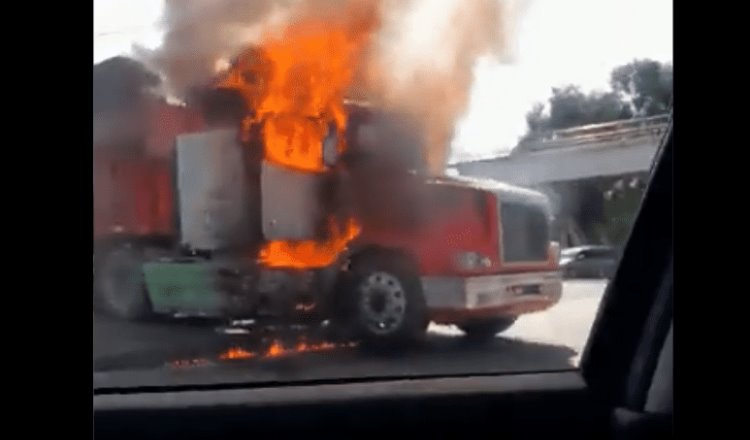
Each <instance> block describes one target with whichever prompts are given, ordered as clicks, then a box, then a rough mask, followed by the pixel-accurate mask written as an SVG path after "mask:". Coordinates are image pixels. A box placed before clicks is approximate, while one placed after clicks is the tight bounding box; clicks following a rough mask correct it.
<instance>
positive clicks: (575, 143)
mask: <svg viewBox="0 0 750 440" xmlns="http://www.w3.org/2000/svg"><path fill="white" fill-rule="evenodd" d="M668 123H669V116H668V115H661V116H656V117H651V118H641V119H629V120H624V121H615V122H608V123H604V124H595V125H587V126H581V127H575V128H571V129H566V130H557V131H552V132H548V133H544V134H542V135H540V136H537V137H535V138H532V139H529V140H527V141H525V142H523V143H521V144H519V146H518V147H516V148H515V149H514V150H513V152H512V153H511V154H509V155H507V156H501V157H493V158H489V159H482V160H474V161H467V162H458V163H454V164H452V165H451V168H453V169H455V170H456V171H457V172H458V173H459V174H461V175H464V176H475V177H487V178H492V179H496V180H501V181H504V182H508V183H514V184H518V185H524V186H532V187H535V186H543V185H545V184H549V183H558V182H569V181H575V180H582V179H588V178H594V177H606V176H619V175H626V174H631V173H642V172H647V171H648V170H649V169H650V168H651V164H652V162H653V159H654V155H655V153H656V150H657V148H658V146H659V142H660V140H661V137H662V135H663V133H664V132H665V130H666V128H667V125H668Z"/></svg>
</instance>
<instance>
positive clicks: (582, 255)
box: [560, 246, 619, 278]
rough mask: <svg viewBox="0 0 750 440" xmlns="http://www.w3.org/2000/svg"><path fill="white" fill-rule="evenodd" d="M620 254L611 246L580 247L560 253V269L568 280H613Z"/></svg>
mask: <svg viewBox="0 0 750 440" xmlns="http://www.w3.org/2000/svg"><path fill="white" fill-rule="evenodd" d="M618 260H619V252H618V251H617V249H615V248H613V247H610V246H579V247H573V248H568V249H564V250H563V251H562V252H561V253H560V269H561V270H562V272H563V276H565V277H566V278H611V277H612V276H613V275H614V271H615V269H616V268H617V262H618Z"/></svg>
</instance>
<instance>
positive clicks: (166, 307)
mask: <svg viewBox="0 0 750 440" xmlns="http://www.w3.org/2000/svg"><path fill="white" fill-rule="evenodd" d="M214 271H215V268H214V267H212V266H209V265H206V264H201V263H193V262H189V263H177V262H152V263H145V264H144V266H143V274H144V278H145V281H146V290H147V291H148V295H149V299H150V300H151V305H152V307H153V310H154V312H157V313H178V312H180V313H199V314H205V315H208V316H221V315H222V312H223V308H224V306H225V302H224V301H223V299H222V295H220V293H219V292H217V290H216V285H215V272H214Z"/></svg>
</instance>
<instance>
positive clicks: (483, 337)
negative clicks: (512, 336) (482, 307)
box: [458, 316, 518, 342]
mask: <svg viewBox="0 0 750 440" xmlns="http://www.w3.org/2000/svg"><path fill="white" fill-rule="evenodd" d="M517 319H518V317H517V316H513V317H508V318H496V319H492V320H487V321H476V322H470V323H466V324H461V325H459V326H458V328H460V329H461V330H462V331H463V332H464V333H465V334H466V337H467V338H468V339H469V340H472V341H479V342H484V341H490V340H492V339H494V338H495V336H496V335H497V334H498V333H501V332H504V331H505V330H508V329H509V328H510V327H511V326H512V325H513V324H515V322H516V320H517Z"/></svg>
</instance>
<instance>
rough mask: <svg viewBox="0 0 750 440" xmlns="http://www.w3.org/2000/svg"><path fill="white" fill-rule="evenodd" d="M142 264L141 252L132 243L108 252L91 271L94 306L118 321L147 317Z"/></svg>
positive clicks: (149, 310) (148, 303) (148, 304)
mask: <svg viewBox="0 0 750 440" xmlns="http://www.w3.org/2000/svg"><path fill="white" fill-rule="evenodd" d="M142 263H143V254H142V252H141V250H140V249H137V248H136V247H135V246H133V245H131V244H125V245H123V246H121V247H118V248H116V249H113V250H111V251H110V252H107V253H106V254H105V255H104V256H103V258H102V259H101V260H100V261H98V262H97V265H96V266H95V268H94V272H95V273H94V306H95V307H96V308H97V309H99V310H101V311H102V312H105V313H107V314H109V315H113V316H116V317H118V318H123V319H128V320H140V319H144V318H147V317H149V316H150V315H151V304H150V302H149V300H148V297H147V295H146V290H145V285H144V281H143V269H142V266H141V265H142Z"/></svg>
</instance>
